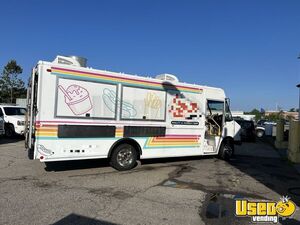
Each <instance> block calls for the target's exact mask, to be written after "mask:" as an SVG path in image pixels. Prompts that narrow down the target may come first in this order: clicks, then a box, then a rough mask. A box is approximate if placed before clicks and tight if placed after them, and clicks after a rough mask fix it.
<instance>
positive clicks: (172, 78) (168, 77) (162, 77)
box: [155, 73, 179, 82]
mask: <svg viewBox="0 0 300 225" xmlns="http://www.w3.org/2000/svg"><path fill="white" fill-rule="evenodd" d="M155 78H156V79H159V80H167V81H174V82H179V80H178V78H177V77H176V76H175V75H173V74H168V73H163V74H159V75H157V76H156V77H155Z"/></svg>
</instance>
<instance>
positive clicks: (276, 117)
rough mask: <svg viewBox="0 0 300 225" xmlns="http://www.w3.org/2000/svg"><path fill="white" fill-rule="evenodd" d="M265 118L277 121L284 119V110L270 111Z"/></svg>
mask: <svg viewBox="0 0 300 225" xmlns="http://www.w3.org/2000/svg"><path fill="white" fill-rule="evenodd" d="M265 119H267V120H270V121H274V122H276V121H277V120H280V119H284V116H283V111H282V110H281V111H280V112H274V113H270V114H269V115H267V116H265Z"/></svg>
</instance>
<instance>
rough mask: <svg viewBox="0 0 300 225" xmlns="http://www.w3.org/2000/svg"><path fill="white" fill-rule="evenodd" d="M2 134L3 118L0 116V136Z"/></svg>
mask: <svg viewBox="0 0 300 225" xmlns="http://www.w3.org/2000/svg"><path fill="white" fill-rule="evenodd" d="M2 135H4V120H3V118H2V117H0V136H2Z"/></svg>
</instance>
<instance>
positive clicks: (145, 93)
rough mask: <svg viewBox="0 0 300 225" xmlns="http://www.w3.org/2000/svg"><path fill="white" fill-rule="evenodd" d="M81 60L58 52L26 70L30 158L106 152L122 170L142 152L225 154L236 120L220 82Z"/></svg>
mask: <svg viewBox="0 0 300 225" xmlns="http://www.w3.org/2000/svg"><path fill="white" fill-rule="evenodd" d="M85 63H86V60H85V59H84V58H80V57H75V56H72V57H65V56H57V57H56V59H55V60H54V61H53V62H45V61H39V62H38V64H37V65H36V67H35V68H34V69H33V71H32V77H31V84H30V85H29V89H28V96H27V101H28V109H27V119H26V147H27V149H28V153H29V156H30V158H31V159H39V160H40V161H41V162H50V161H63V160H78V159H96V158H109V160H110V163H111V165H112V166H113V167H114V168H115V169H117V170H128V169H131V168H133V167H134V166H135V165H136V161H137V160H139V159H146V158H162V157H180V156H199V155H217V156H219V157H220V158H223V159H228V158H230V157H231V156H232V154H233V151H234V143H235V142H236V141H240V135H239V132H240V126H239V125H238V124H237V123H236V122H235V121H233V120H232V117H231V113H230V110H229V104H228V101H227V99H226V97H225V93H224V91H223V90H222V89H220V88H214V87H207V86H202V85H194V84H187V83H183V82H179V81H178V79H177V78H176V76H174V75H170V74H162V75H158V76H157V77H156V78H149V77H141V76H135V75H128V74H124V73H115V72H109V71H105V70H96V69H92V68H87V67H86V66H85Z"/></svg>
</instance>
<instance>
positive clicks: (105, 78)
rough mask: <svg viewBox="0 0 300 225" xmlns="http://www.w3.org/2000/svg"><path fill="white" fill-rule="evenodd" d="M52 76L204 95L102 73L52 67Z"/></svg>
mask: <svg viewBox="0 0 300 225" xmlns="http://www.w3.org/2000/svg"><path fill="white" fill-rule="evenodd" d="M51 74H53V75H58V76H61V77H65V78H77V79H80V78H81V79H84V80H92V81H101V82H105V83H113V84H118V83H121V84H126V85H131V86H137V87H146V88H153V89H159V90H163V89H169V90H176V89H177V90H179V91H182V92H191V93H202V92H203V89H201V88H196V87H186V86H182V85H176V86H173V85H168V84H164V85H163V84H162V83H160V82H155V81H146V80H140V79H137V78H125V77H120V76H115V75H108V74H101V73H94V72H83V71H79V70H71V69H63V68H59V67H51Z"/></svg>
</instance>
